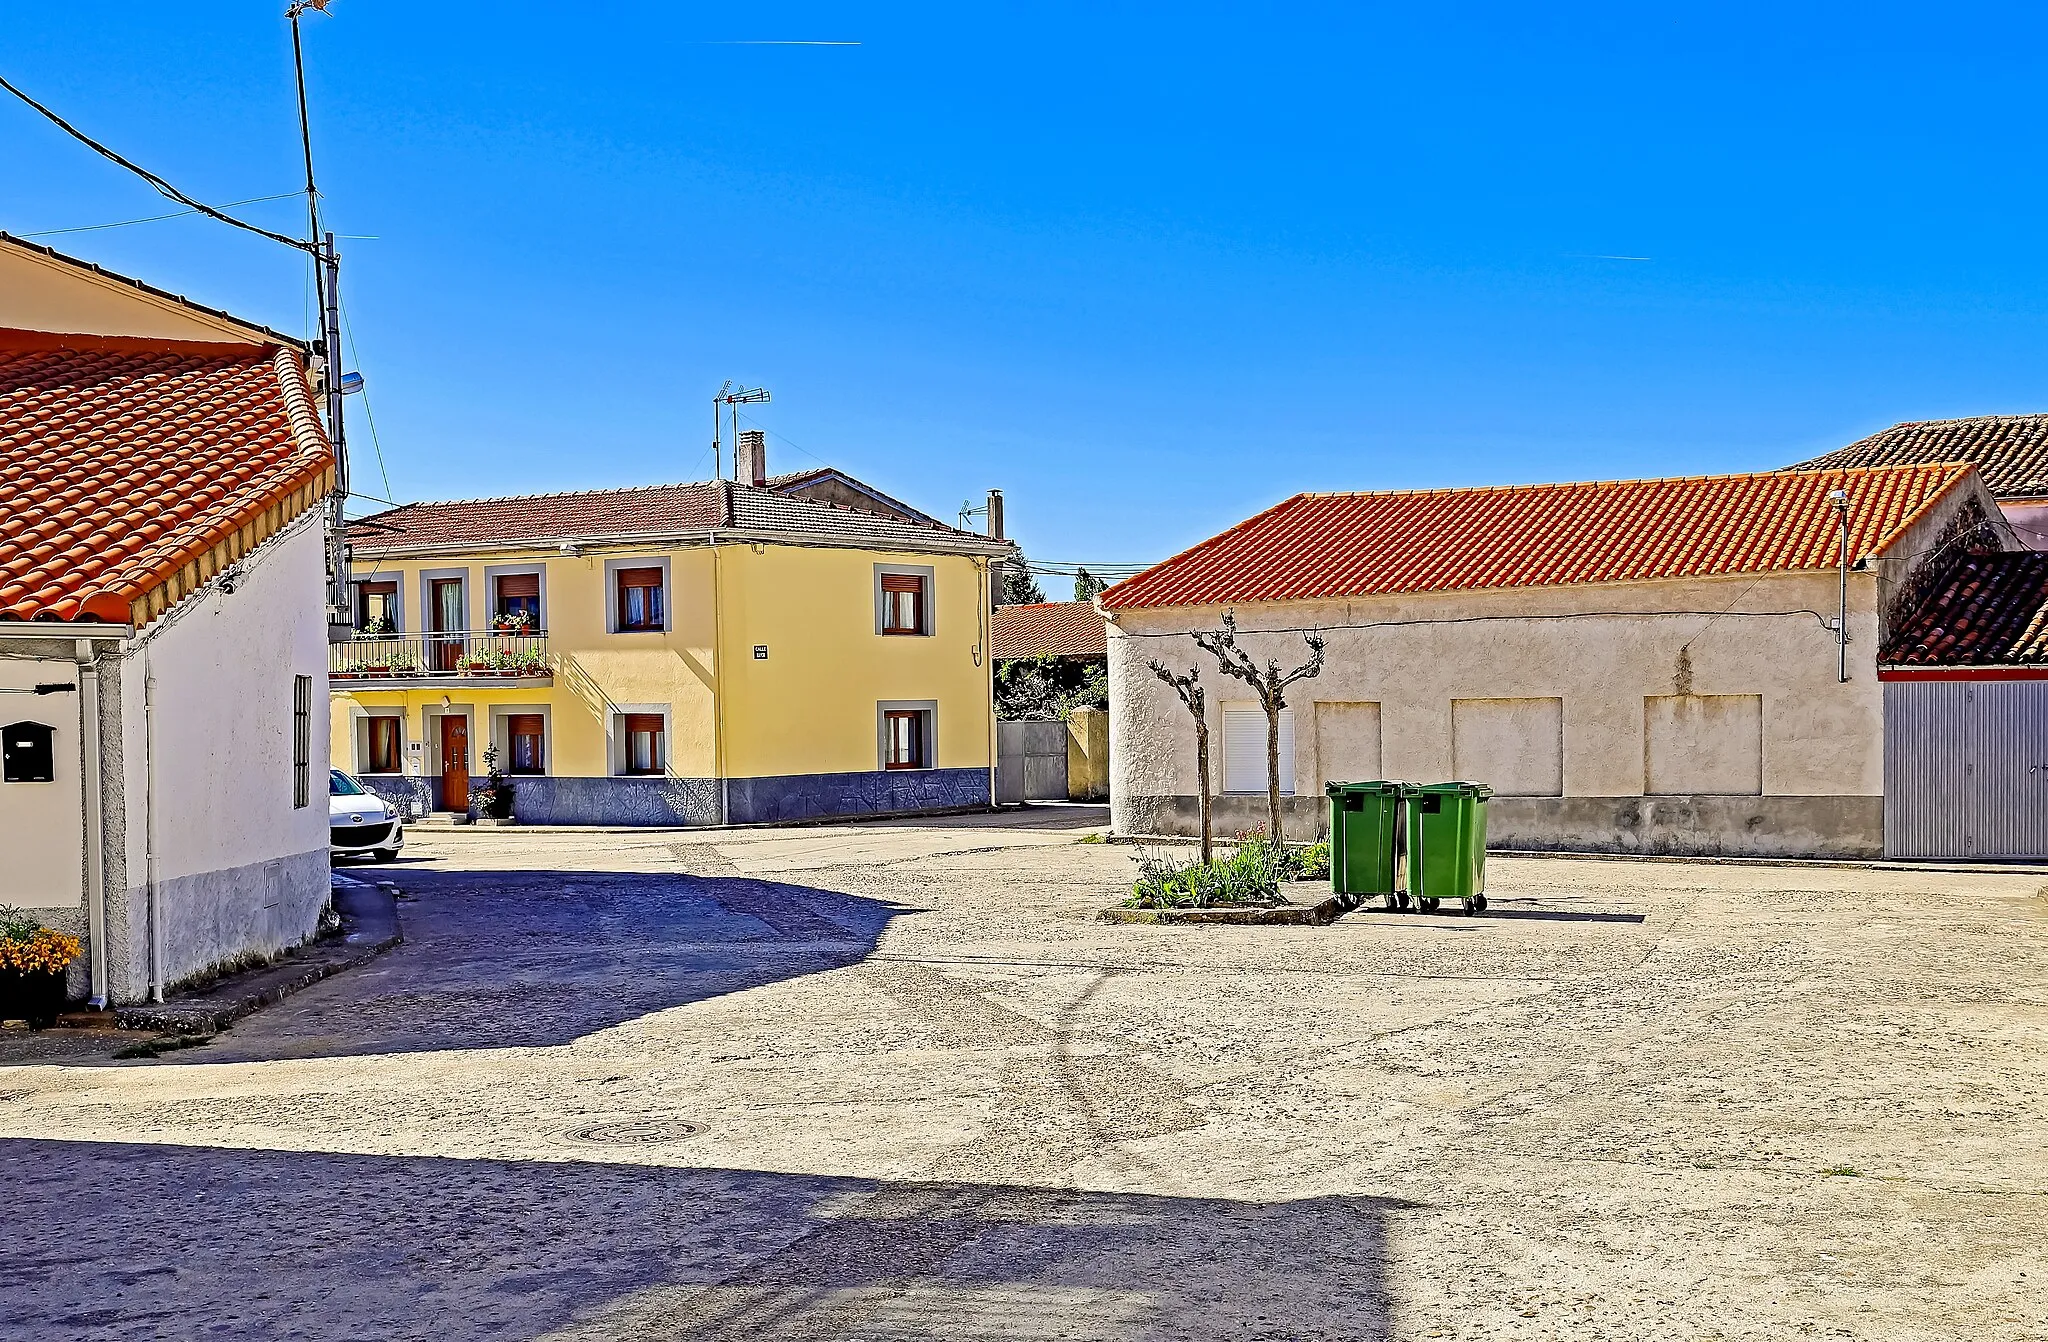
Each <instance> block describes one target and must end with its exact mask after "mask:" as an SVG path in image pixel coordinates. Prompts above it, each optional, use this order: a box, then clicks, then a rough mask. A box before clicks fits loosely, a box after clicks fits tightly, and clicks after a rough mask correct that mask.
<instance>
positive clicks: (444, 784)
mask: <svg viewBox="0 0 2048 1342" xmlns="http://www.w3.org/2000/svg"><path fill="white" fill-rule="evenodd" d="M441 809H442V810H444V811H467V810H468V809H469V719H468V718H467V717H464V716H463V715H462V714H460V713H444V714H442V715H441Z"/></svg>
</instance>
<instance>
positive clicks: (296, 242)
mask: <svg viewBox="0 0 2048 1342" xmlns="http://www.w3.org/2000/svg"><path fill="white" fill-rule="evenodd" d="M0 89H5V90H7V91H8V92H9V93H11V94H13V95H14V96H15V97H17V98H19V99H21V100H22V101H23V102H25V103H27V104H28V105H29V106H30V107H33V108H34V109H35V110H36V111H38V112H40V113H42V114H43V116H44V117H45V118H47V119H48V120H49V121H50V122H51V124H53V125H55V126H56V127H57V129H59V130H61V131H63V132H64V133H65V134H66V135H69V136H70V137H71V138H72V139H74V140H76V141H78V142H79V143H80V144H82V145H84V146H85V147H86V148H88V149H90V150H92V151H93V152H94V153H95V154H98V155H99V156H100V157H101V158H104V159H107V160H109V161H110V162H114V163H118V164H120V165H121V166H122V167H124V168H126V169H127V170H128V171H130V172H132V173H134V174H135V175H136V176H137V177H140V178H141V179H142V180H143V181H145V182H148V183H149V184H150V186H152V187H154V188H155V189H156V193H157V194H158V195H160V196H163V197H164V198H165V199H167V200H175V201H176V202H178V204H180V205H185V206H189V207H190V208H191V209H192V210H193V211H194V212H195V213H198V214H203V215H205V216H206V217H207V218H209V219H218V220H220V222H222V223H224V224H232V225H233V226H234V227H236V228H239V229H244V230H246V231H248V232H250V233H254V234H256V235H257V236H258V237H264V238H269V239H270V240H271V241H272V242H281V243H283V244H284V245H285V246H287V247H290V248H293V249H295V250H297V251H301V252H310V253H312V254H313V255H315V256H318V255H319V254H320V251H319V244H318V243H316V242H304V241H301V240H300V239H298V238H293V237H287V236H286V235H284V234H283V233H273V232H271V231H270V230H269V229H267V228H259V227H257V226H256V225H255V224H251V223H247V222H245V221H243V220H240V219H237V218H235V216H233V215H232V214H223V213H221V212H220V211H219V210H217V209H215V208H214V207H213V206H211V205H208V204H206V203H205V202H204V201H198V200H194V199H193V198H192V197H190V196H188V195H186V194H185V193H184V192H182V191H180V190H178V188H177V187H175V186H172V185H171V184H170V183H169V182H167V181H165V180H164V179H163V178H161V177H159V176H157V175H156V174H155V173H153V172H151V171H150V170H149V169H147V168H145V167H143V166H142V165H140V164H138V163H134V162H131V161H130V160H128V159H125V158H123V157H121V156H120V155H119V154H117V153H115V152H114V151H113V150H111V149H109V148H107V147H106V146H105V145H103V144H101V143H100V142H99V141H98V140H95V139H93V138H92V137H91V136H90V135H87V134H86V133H85V132H84V131H82V130H80V129H78V127H76V126H74V125H72V124H71V123H70V122H68V121H66V120H65V119H64V118H63V117H60V116H58V115H57V114H56V113H55V112H53V111H51V110H50V109H49V108H47V107H45V106H43V105H42V104H41V103H39V102H37V101H36V100H35V99H34V98H31V97H29V96H28V95H27V94H26V93H23V92H22V91H21V90H20V89H18V88H16V87H15V86H14V85H12V84H10V83H8V82H7V80H6V79H5V78H4V77H0ZM293 194H297V193H296V192H294V193H293Z"/></svg>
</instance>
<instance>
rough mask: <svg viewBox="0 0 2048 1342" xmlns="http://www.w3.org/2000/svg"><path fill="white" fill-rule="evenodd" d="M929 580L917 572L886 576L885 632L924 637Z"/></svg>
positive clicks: (883, 592)
mask: <svg viewBox="0 0 2048 1342" xmlns="http://www.w3.org/2000/svg"><path fill="white" fill-rule="evenodd" d="M924 584H925V580H924V578H923V576H922V575H920V574H916V573H884V574H883V575H882V632H883V633H885V634H922V633H924V632H925V619H924V607H925V594H924Z"/></svg>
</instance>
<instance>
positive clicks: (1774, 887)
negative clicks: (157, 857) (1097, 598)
mask: <svg viewBox="0 0 2048 1342" xmlns="http://www.w3.org/2000/svg"><path fill="white" fill-rule="evenodd" d="M1032 818H1034V819H1036V818H1041V817H1032ZM1076 819H1079V820H1080V822H1081V823H1080V826H1079V827H1077V828H1074V829H1069V830H1061V829H1045V828H1031V827H1023V826H1017V825H1014V824H1011V825H1003V824H1000V823H998V824H979V825H974V824H958V823H952V822H951V820H950V819H949V820H947V821H932V822H928V823H922V824H906V825H890V826H858V827H847V828H846V829H844V830H838V829H809V830H784V831H774V830H756V831H720V832H715V833H702V834H682V835H678V834H664V835H659V836H657V835H596V834H550V835H536V834H524V835H522V834H518V833H516V832H513V833H506V832H503V831H498V832H496V833H494V834H485V833H483V832H480V833H479V834H477V835H470V834H463V835H461V836H460V837H452V836H451V837H444V836H441V835H435V836H433V837H432V839H431V840H422V841H421V842H419V843H418V844H416V845H415V849H414V850H413V851H414V856H415V860H414V861H411V862H409V863H406V864H403V865H402V866H401V867H400V868H399V869H398V870H399V875H398V880H399V881H400V883H401V884H402V885H403V886H404V887H405V888H406V889H407V890H408V891H409V892H410V893H412V894H413V895H415V896H416V898H414V899H413V900H410V901H408V902H406V903H405V904H404V905H403V916H404V918H405V928H406V942H405V944H404V945H403V946H401V947H399V948H397V949H395V950H393V951H391V952H390V953H388V954H387V955H385V956H384V957H382V958H381V959H379V960H378V961H376V962H375V963H373V964H371V965H369V966H366V967H364V968H362V969H359V970H355V971H352V972H351V973H350V974H348V975H345V976H341V977H338V978H335V979H332V980H329V981H327V982H324V983H321V984H319V985H316V986H315V987H313V988H311V989H308V990H307V991H306V992H304V993H302V994H301V995H299V996H297V997H295V998H293V999H291V1000H290V1001H289V1002H287V1003H285V1004H283V1005H282V1006H280V1007H277V1008H273V1009H272V1010H271V1011H269V1012H266V1013H264V1014H262V1015H259V1016H256V1017H253V1018H250V1019H248V1020H246V1021H244V1022H242V1023H241V1024H239V1025H238V1026H237V1027H236V1028H235V1029H234V1030H233V1031H232V1032H230V1033H229V1034H227V1035H225V1036H223V1037H222V1038H221V1039H220V1041H218V1042H216V1043H214V1044H212V1045H209V1046H207V1047H205V1048H202V1049H196V1050H191V1051H188V1052H184V1053H178V1054H171V1055H167V1056H166V1057H165V1058H163V1059H161V1060H158V1061H155V1062H149V1063H121V1064H110V1063H93V1064H80V1063H76V1062H66V1063H51V1064H44V1065H34V1066H23V1067H16V1068H8V1069H0V1134H4V1136H5V1139H6V1140H4V1141H0V1173H4V1178H5V1179H6V1182H7V1186H8V1187H9V1188H10V1189H12V1190H15V1197H16V1202H17V1205H18V1206H25V1207H30V1208H34V1209H35V1212H34V1214H33V1215H32V1216H31V1217H29V1218H28V1219H27V1221H26V1223H25V1224H26V1229H25V1230H21V1231H17V1232H16V1233H15V1236H14V1239H13V1242H12V1243H11V1245H10V1248H9V1249H8V1250H7V1251H6V1253H5V1256H4V1258H0V1333H4V1334H5V1335H6V1336H9V1337H22V1338H33V1339H42V1338H59V1337H62V1338H125V1337H145V1336H146V1337H236V1338H239V1337H248V1338H276V1337H292V1336H305V1337H321V1338H327V1337H343V1336H370V1337H393V1338H397V1337H408V1338H409V1337H430V1336H431V1337H434V1338H437V1339H448V1340H461V1342H466V1340H467V1339H471V1338H486V1337H490V1338H522V1339H523V1338H534V1339H538V1338H549V1339H555V1338H576V1339H598V1338H613V1337H646V1338H720V1337H734V1338H738V1337H746V1338H756V1337H764V1338H783V1339H796V1338H804V1339H826V1338H867V1339H885V1338H917V1339H924V1338H933V1339H937V1338H946V1339H980V1338H991V1339H993V1338H1003V1339H1015V1338H1052V1337H1074V1338H1147V1339H1152V1338H1209V1337H1217V1338H1272V1339H1279V1338H1288V1339H1309V1338H1328V1339H1337V1338H1346V1339H1348V1338H1362V1337H1401V1338H1408V1337H1430V1336H1440V1337H1461V1338H1462V1337H1478V1336H1487V1337H1529V1338H1538V1337H1557V1338H1564V1337H1570V1338H1644V1339H1650V1338H1656V1339H1667V1338H1726V1339H1735V1338H1780V1337H1786V1336H1802V1335H1814V1336H1830V1335H1832V1336H1848V1337H1859V1338H1863V1337H1868V1338H1916V1339H1917V1338H1958V1339H1961V1338H1972V1339H1975V1338H2009V1339H2020V1338H2032V1337H2038V1336H2042V1335H2044V1334H2048V1291H2044V1289H2043V1287H2044V1284H2043V1283H2042V1281H2041V1280H2040V1278H2041V1276H2042V1275H2043V1273H2044V1270H2043V1268H2042V1266H2041V1264H2040V1258H2039V1227H2040V1225H2041V1224H2043V1223H2044V1220H2048V1169H2044V1166H2043V1161H2042V1158H2041V1156H2040V1154H2039V1153H2040V1151H2041V1150H2042V1149H2043V1141H2044V1138H2048V1101H2044V1099H2043V1097H2044V1095H2048V1087H2044V1086H2043V1084H2042V1083H2043V1081H2044V1080H2048V1047H2044V1045H2048V903H2044V901H2043V899H2042V898H2041V895H2040V893H2039V887H2040V878H2039V877H2038V876H2020V875H2002V874H1991V875H1967V876H1949V875H1944V874H1940V873H1928V872H1870V871H1857V872H1844V871H1830V870H1826V869H1805V870H1789V869H1773V868H1754V867H1707V866H1694V865H1684V864H1642V865H1633V864H1622V863H1609V862H1574V861H1562V860H1540V861H1539V860H1529V861H1512V860H1502V861H1499V862H1497V863H1496V864H1495V869H1494V872H1493V896H1494V901H1495V907H1496V909H1497V910H1498V916H1493V917H1487V918H1481V919H1472V920H1467V919H1460V918H1454V917H1439V918H1422V917H1419V916H1413V915H1411V916H1406V917H1401V916H1390V915H1374V914H1357V915H1353V916H1351V917H1349V918H1347V919H1345V920H1344V921H1342V922H1340V923H1338V924H1336V925H1334V926H1332V927H1329V928H1323V929H1313V928H1207V927H1179V928H1148V927H1128V926H1110V925H1105V924H1101V923H1098V922H1096V921H1094V919H1093V915H1094V914H1095V912H1096V911H1097V910H1098V909H1099V908H1100V907H1102V906H1103V905H1104V904H1105V903H1107V902H1109V901H1110V900H1112V899H1114V898H1115V897H1116V896H1117V895H1118V893H1119V892H1120V891H1121V889H1122V888H1123V886H1124V885H1125V883H1126V882H1127V881H1128V880H1129V874H1130V868H1131V862H1130V852H1129V850H1128V849H1124V848H1119V847H1115V846H1105V845H1094V844H1080V843H1076V842H1075V841H1074V840H1075V838H1076V837H1078V835H1079V834H1080V833H1082V832H1085V829H1086V827H1087V825H1088V824H1089V821H1088V819H1087V818H1086V817H1076ZM17 1224H21V1222H19V1221H18V1222H17Z"/></svg>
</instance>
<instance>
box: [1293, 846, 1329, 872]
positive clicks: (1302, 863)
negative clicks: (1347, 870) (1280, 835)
mask: <svg viewBox="0 0 2048 1342" xmlns="http://www.w3.org/2000/svg"><path fill="white" fill-rule="evenodd" d="M1287 860H1288V862H1289V864H1290V865H1291V866H1292V868H1293V871H1294V874H1295V875H1296V876H1303V877H1307V878H1309V879H1311V880H1317V881H1323V880H1328V879H1329V877H1330V841H1329V840H1328V839H1317V840H1316V841H1315V842H1314V843H1312V844H1309V845H1308V846H1307V847H1305V848H1291V849H1289V850H1288V852H1287Z"/></svg>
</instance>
